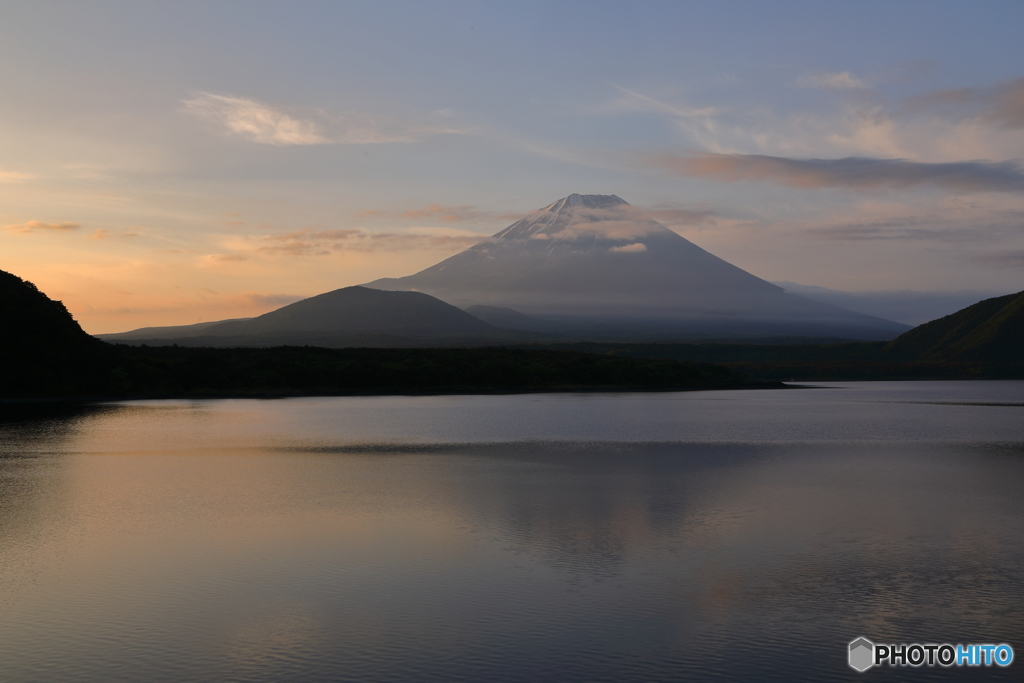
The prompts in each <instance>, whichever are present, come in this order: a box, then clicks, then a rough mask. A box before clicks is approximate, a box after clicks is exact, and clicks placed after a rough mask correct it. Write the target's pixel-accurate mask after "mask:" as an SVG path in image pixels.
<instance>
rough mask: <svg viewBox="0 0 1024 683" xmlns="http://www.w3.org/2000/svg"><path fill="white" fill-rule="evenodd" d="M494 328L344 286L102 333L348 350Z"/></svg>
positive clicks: (437, 304)
mask: <svg viewBox="0 0 1024 683" xmlns="http://www.w3.org/2000/svg"><path fill="white" fill-rule="evenodd" d="M494 331H495V330H494V328H493V327H492V326H491V325H488V324H487V323H486V322H484V321H483V320H480V319H479V318H476V317H474V316H472V315H470V314H469V313H466V312H465V311H463V310H461V309H458V308H456V307H455V306H452V305H450V304H446V303H445V302H443V301H441V300H440V299H436V298H434V297H432V296H430V295H428V294H423V293H421V292H385V291H381V290H378V289H368V288H366V287H345V288H343V289H336V290H334V291H332V292H327V293H325V294H320V295H317V296H313V297H310V298H308V299H303V300H302V301H296V302H295V303H293V304H289V305H287V306H284V307H282V308H279V309H277V310H276V311H271V312H270V313H265V314H263V315H261V316H258V317H256V318H243V319H239V320H224V321H220V322H216V323H200V324H198V325H183V326H181V327H161V328H142V329H139V330H133V331H131V332H122V333H120V334H104V335H100V338H101V339H103V340H104V341H110V342H125V343H133V342H140V341H145V342H146V343H149V344H151V345H168V344H173V343H179V344H183V345H188V346H195V345H197V343H198V344H200V345H202V346H280V345H285V344H292V345H315V346H338V345H344V346H348V345H351V342H352V341H353V340H358V339H360V338H361V339H363V340H366V342H365V343H366V344H367V345H373V344H372V340H373V339H374V338H382V339H384V340H385V342H382V344H381V345H390V344H387V343H386V340H387V339H388V338H396V337H400V338H410V339H432V340H438V339H449V338H465V337H479V336H486V335H488V334H490V333H492V332H494Z"/></svg>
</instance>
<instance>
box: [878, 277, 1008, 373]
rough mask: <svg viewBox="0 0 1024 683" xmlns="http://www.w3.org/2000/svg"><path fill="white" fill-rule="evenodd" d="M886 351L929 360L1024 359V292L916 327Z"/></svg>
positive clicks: (1005, 361) (996, 361)
mask: <svg viewBox="0 0 1024 683" xmlns="http://www.w3.org/2000/svg"><path fill="white" fill-rule="evenodd" d="M886 351H887V353H889V354H891V355H893V356H894V357H899V358H909V359H914V360H925V361H984V362H995V363H1020V362H1024V292H1018V293H1017V294H1008V295H1006V296H1000V297H996V298H994V299H986V300H985V301H981V302H979V303H976V304H974V305H973V306H968V307H967V308H965V309H963V310H960V311H957V312H956V313H953V314H952V315H947V316H946V317H944V318H939V319H938V320H933V321H932V322H930V323H926V324H924V325H921V326H920V327H915V328H914V329H913V330H911V331H909V332H907V333H906V334H903V335H901V336H900V337H898V338H896V339H894V340H893V341H892V342H890V343H889V344H888V346H887V347H886Z"/></svg>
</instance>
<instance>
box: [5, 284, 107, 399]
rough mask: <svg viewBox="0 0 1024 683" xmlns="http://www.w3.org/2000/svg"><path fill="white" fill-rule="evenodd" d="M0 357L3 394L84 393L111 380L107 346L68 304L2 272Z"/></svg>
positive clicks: (54, 394)
mask: <svg viewBox="0 0 1024 683" xmlns="http://www.w3.org/2000/svg"><path fill="white" fill-rule="evenodd" d="M0 359H2V360H0V398H10V397H41V396H57V395H72V394H79V395H84V394H90V393H94V392H96V391H97V390H99V389H100V388H101V387H105V386H108V385H109V384H110V381H111V376H110V373H111V369H112V365H111V357H110V354H109V350H108V347H107V345H106V344H103V343H102V342H100V341H98V340H96V339H95V338H93V337H91V336H89V335H88V334H86V332H85V331H84V330H82V328H81V327H80V326H79V325H78V323H77V322H75V319H74V318H72V317H71V314H70V313H68V310H67V309H66V308H65V307H64V304H62V303H61V302H59V301H54V300H52V299H50V298H49V297H47V296H46V295H45V294H43V293H42V292H40V291H39V290H38V289H37V288H36V286H35V285H34V284H32V283H31V282H28V281H26V280H22V279H21V278H19V277H17V276H16V275H12V274H10V273H7V272H4V271H2V270H0ZM115 379H116V378H115Z"/></svg>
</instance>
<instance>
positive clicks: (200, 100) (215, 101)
mask: <svg viewBox="0 0 1024 683" xmlns="http://www.w3.org/2000/svg"><path fill="white" fill-rule="evenodd" d="M183 105H184V110H185V111H186V112H187V113H189V114H191V115H193V116H196V117H198V118H201V119H204V120H207V121H211V122H213V123H215V124H217V125H219V126H222V127H223V128H224V129H226V130H227V132H229V133H232V134H235V135H238V136H241V137H243V138H245V139H247V140H250V141H252V142H258V143H261V144H265V145H276V146H288V145H328V144H350V145H357V144H358V145H365V144H382V143H393V142H412V141H414V140H416V139H417V138H418V137H420V136H423V135H428V134H437V133H446V132H448V133H451V132H460V131H456V130H453V129H450V128H449V127H436V126H417V125H411V124H406V123H403V122H401V121H396V120H394V119H391V118H388V117H385V116H379V115H375V114H370V113H366V112H351V113H346V114H342V115H336V114H329V113H327V112H324V111H320V110H315V111H310V112H306V113H305V115H303V116H297V115H295V116H293V115H292V114H289V113H287V112H286V111H284V110H283V109H281V108H278V107H274V106H272V105H269V104H266V103H264V102H260V101H258V100H253V99H249V98H245V97H234V96H231V95H217V94H214V93H207V92H199V93H196V94H194V95H193V96H192V97H191V98H190V99H187V100H185V101H184V103H183Z"/></svg>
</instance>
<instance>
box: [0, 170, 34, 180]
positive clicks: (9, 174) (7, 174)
mask: <svg viewBox="0 0 1024 683" xmlns="http://www.w3.org/2000/svg"><path fill="white" fill-rule="evenodd" d="M35 178H36V176H35V175H33V174H31V173H19V172H18V171H0V183H24V182H26V181H29V180H35Z"/></svg>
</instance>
